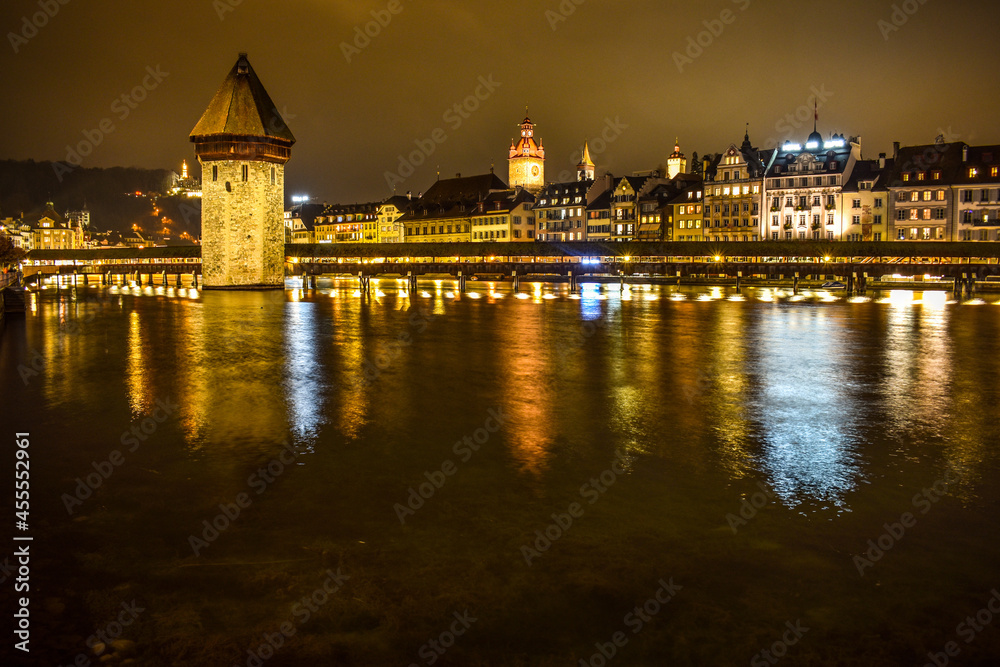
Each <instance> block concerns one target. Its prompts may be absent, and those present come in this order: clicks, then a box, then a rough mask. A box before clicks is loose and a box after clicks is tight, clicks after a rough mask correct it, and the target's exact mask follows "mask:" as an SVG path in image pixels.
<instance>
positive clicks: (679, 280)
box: [677, 271, 681, 287]
mask: <svg viewBox="0 0 1000 667" xmlns="http://www.w3.org/2000/svg"><path fill="white" fill-rule="evenodd" d="M680 285H681V272H680V271H678V272H677V286H678V287H680Z"/></svg>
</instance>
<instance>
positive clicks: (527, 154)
mask: <svg viewBox="0 0 1000 667" xmlns="http://www.w3.org/2000/svg"><path fill="white" fill-rule="evenodd" d="M508 163H509V170H510V174H509V179H508V180H509V181H510V187H512V188H516V187H518V186H520V187H523V188H524V189H525V190H528V191H530V192H532V193H538V192H540V191H541V190H542V188H543V187H545V149H544V148H543V147H542V145H541V143H540V142H539V143H536V142H535V124H534V123H532V122H531V119H530V118H528V117H527V116H525V118H524V120H522V121H521V138H520V139H519V140H518V141H517V142H514V141H511V143H510V157H509V159H508Z"/></svg>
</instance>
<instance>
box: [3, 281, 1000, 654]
mask: <svg viewBox="0 0 1000 667" xmlns="http://www.w3.org/2000/svg"><path fill="white" fill-rule="evenodd" d="M356 287H357V286H356V283H355V282H353V281H332V282H331V281H321V282H320V285H319V289H318V290H316V291H310V290H305V291H303V290H302V289H300V288H299V283H298V282H297V281H293V280H290V281H289V283H288V289H286V291H284V292H273V293H233V292H202V291H197V290H193V289H175V288H163V287H155V288H154V287H145V288H132V289H125V288H119V287H98V286H93V285H91V286H90V287H78V288H75V289H71V288H69V287H63V288H61V289H57V288H56V287H55V285H54V283H50V284H49V285H48V286H47V287H46V288H45V289H43V290H41V291H40V292H38V293H35V294H34V295H32V296H31V299H30V302H29V311H30V312H29V313H28V314H27V315H26V316H25V317H24V318H23V319H19V318H17V317H16V316H15V317H13V318H9V320H8V322H7V325H6V329H5V331H4V332H3V334H2V339H0V341H2V346H0V382H2V384H0V386H2V391H3V401H2V403H3V413H4V417H3V420H2V422H3V424H4V427H5V428H6V429H7V431H8V432H7V433H6V434H5V435H4V437H5V438H13V434H14V433H15V432H29V433H30V442H31V444H30V451H31V529H30V531H29V532H30V534H32V535H33V536H34V541H33V542H32V547H31V548H32V586H33V590H32V596H33V597H32V607H31V609H32V613H33V618H34V628H35V630H34V635H33V644H32V647H33V654H32V660H38V662H30V661H29V662H25V663H24V664H57V665H63V664H65V665H69V664H72V662H73V660H74V659H76V656H77V654H79V653H81V652H86V651H87V649H86V646H85V641H86V639H87V638H88V637H89V636H90V635H92V634H93V633H95V632H97V631H98V630H102V631H103V632H104V634H105V635H106V636H108V638H115V637H121V638H124V639H127V640H130V641H134V642H135V646H134V647H132V646H130V645H123V647H122V648H120V649H119V650H118V656H119V657H120V658H128V657H132V658H134V659H135V660H136V661H137V662H136V663H135V664H141V665H147V664H148V665H222V666H229V665H251V666H252V665H258V664H266V665H268V666H278V665H319V664H344V665H404V666H405V665H430V664H436V665H505V666H506V665H509V666H514V665H581V664H582V665H595V666H597V665H603V664H605V663H607V664H620V665H730V664H733V665H736V664H753V665H758V664H759V665H764V664H775V663H776V662H777V661H778V660H779V659H780V660H782V661H784V662H785V663H786V664H790V665H792V664H794V665H834V664H845V665H846V664H853V665H868V664H871V665H886V664H911V665H922V664H925V663H927V662H929V661H930V660H931V658H930V657H929V656H928V653H931V654H940V655H939V656H938V658H939V659H948V660H953V661H957V662H956V664H962V665H979V664H982V665H986V664H996V661H997V660H998V659H1000V627H998V626H1000V617H998V618H995V619H994V618H993V617H994V614H993V612H992V611H989V607H988V603H990V600H991V597H992V596H993V595H994V594H995V591H996V589H997V587H998V586H1000V568H998V566H1000V514H998V512H997V510H998V507H1000V481H998V480H1000V475H998V472H1000V457H998V454H997V452H998V444H1000V426H998V420H997V418H996V415H997V406H998V404H1000V335H998V334H1000V303H997V302H998V301H1000V296H997V295H985V296H984V297H983V298H982V299H975V300H972V301H968V300H963V301H955V300H954V297H953V296H952V295H949V294H948V293H945V292H930V291H928V292H909V291H899V292H874V293H870V294H869V295H868V296H866V297H855V298H850V297H847V296H845V295H843V294H842V293H841V294H839V295H838V294H835V293H834V294H831V293H826V292H809V291H805V292H802V293H801V294H799V295H793V294H791V292H790V291H787V290H785V291H781V290H774V289H744V290H743V291H742V293H740V294H737V293H736V292H735V291H733V290H732V289H725V288H710V287H701V288H698V287H683V288H678V287H666V286H642V285H637V286H632V287H631V288H630V289H628V290H626V291H625V292H620V291H619V287H618V286H617V285H613V286H603V287H601V286H594V285H587V286H584V288H583V291H582V292H579V293H576V294H572V293H570V292H569V290H568V288H567V286H565V285H540V284H524V285H522V289H523V291H522V293H520V294H515V293H513V292H512V291H511V289H510V286H509V284H507V285H503V284H500V285H492V284H487V283H470V288H469V291H468V293H466V294H461V293H459V292H458V290H457V285H456V284H455V283H454V281H448V280H446V281H427V282H421V283H420V284H419V285H418V288H417V290H416V291H414V292H412V293H408V292H407V289H406V283H405V282H397V281H395V280H382V281H379V282H377V283H375V285H374V291H373V293H372V294H370V295H366V294H362V293H360V292H358V291H357V288H356ZM12 449H13V448H11V449H9V450H8V452H10V451H12ZM3 467H4V469H5V470H9V469H12V468H13V455H10V456H8V461H7V462H5V463H4V464H3ZM4 477H5V479H8V480H9V479H11V477H12V475H9V474H5V475H4ZM8 483H10V484H13V482H7V481H5V482H4V484H5V485H6V484H8ZM4 496H5V497H6V498H7V500H5V501H4V502H5V507H12V505H11V500H10V497H11V496H12V494H9V493H7V492H4ZM12 511H13V509H12ZM12 532H14V531H13V530H12ZM5 589H6V590H5V591H4V593H3V594H4V596H5V599H9V596H8V594H9V593H10V588H9V581H8V583H7V584H5ZM996 595H997V601H995V602H993V603H992V604H993V606H994V608H995V609H998V610H1000V594H996ZM123 605H125V606H124V607H123ZM129 605H131V607H130V606H129ZM123 609H126V610H127V609H131V611H127V612H123V611H122V610H123ZM981 610H986V611H985V612H982V611H981ZM122 613H125V614H126V618H125V620H128V624H127V625H124V626H119V625H117V623H116V619H118V620H119V621H121V620H122V619H121V615H122ZM129 614H131V616H129ZM977 614H979V616H978V620H976V616H977ZM969 616H971V617H972V619H971V621H972V624H971V625H970V624H969V622H967V621H966V620H965V619H966V618H967V617H969ZM987 616H989V619H987ZM976 628H978V629H976ZM268 642H270V643H268ZM949 642H954V643H953V644H950V643H949ZM948 650H951V651H952V656H957V657H952V656H948V655H947V653H946V651H948ZM763 651H766V652H767V653H763ZM89 657H90V658H91V659H92V658H93V657H94V656H92V655H90V656H89ZM129 664H131V663H129ZM931 664H933V663H931Z"/></svg>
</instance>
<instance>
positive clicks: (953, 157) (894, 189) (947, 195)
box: [887, 141, 968, 241]
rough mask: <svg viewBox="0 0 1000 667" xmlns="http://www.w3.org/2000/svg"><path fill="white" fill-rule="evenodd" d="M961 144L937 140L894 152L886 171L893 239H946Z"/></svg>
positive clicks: (952, 223)
mask: <svg viewBox="0 0 1000 667" xmlns="http://www.w3.org/2000/svg"><path fill="white" fill-rule="evenodd" d="M967 149H968V147H967V146H966V145H965V144H963V143H945V142H944V141H939V142H937V143H934V144H929V145H923V146H907V147H905V148H902V149H899V150H898V151H896V158H895V161H894V165H893V168H892V170H891V172H890V174H891V175H890V176H889V182H888V183H887V185H888V188H889V205H890V211H889V218H890V225H891V229H890V235H891V237H892V238H893V239H894V240H897V241H946V240H948V241H950V240H954V239H955V237H956V233H955V229H956V219H957V213H956V211H957V210H958V204H957V203H956V199H957V198H958V197H959V191H957V190H956V189H955V187H954V186H955V185H956V183H958V181H959V179H960V174H961V170H962V165H963V153H964V152H965V151H966V150H967Z"/></svg>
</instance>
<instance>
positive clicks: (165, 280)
mask: <svg viewBox="0 0 1000 667" xmlns="http://www.w3.org/2000/svg"><path fill="white" fill-rule="evenodd" d="M163 286H164V287H166V286H167V271H166V269H164V271H163Z"/></svg>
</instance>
